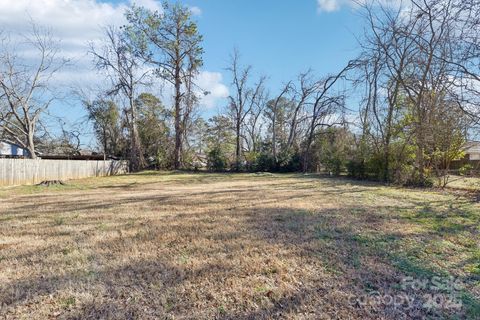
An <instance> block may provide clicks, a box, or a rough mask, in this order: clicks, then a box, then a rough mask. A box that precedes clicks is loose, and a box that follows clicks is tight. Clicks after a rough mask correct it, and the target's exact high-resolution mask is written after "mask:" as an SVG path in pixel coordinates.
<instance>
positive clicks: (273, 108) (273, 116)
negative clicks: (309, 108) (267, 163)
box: [266, 81, 298, 163]
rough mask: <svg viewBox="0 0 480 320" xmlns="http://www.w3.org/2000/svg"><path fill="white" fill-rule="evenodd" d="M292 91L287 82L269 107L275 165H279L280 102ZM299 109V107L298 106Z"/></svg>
mask: <svg viewBox="0 0 480 320" xmlns="http://www.w3.org/2000/svg"><path fill="white" fill-rule="evenodd" d="M291 90H292V82H291V81H289V82H287V83H286V84H285V85H284V86H283V88H282V89H281V91H280V93H279V94H278V95H277V96H276V97H275V99H274V100H273V103H271V105H269V106H268V110H267V111H266V114H267V117H268V118H269V120H270V122H271V130H272V158H273V161H274V162H275V163H277V144H278V141H277V126H278V125H277V120H278V113H279V104H280V102H281V101H282V100H283V99H285V96H286V95H287V94H288V93H289V92H290V91H291ZM297 107H298V105H297ZM294 116H295V115H294Z"/></svg>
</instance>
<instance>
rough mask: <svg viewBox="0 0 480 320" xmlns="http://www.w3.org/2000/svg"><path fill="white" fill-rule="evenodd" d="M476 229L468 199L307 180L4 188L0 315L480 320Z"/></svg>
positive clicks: (172, 179) (169, 180) (210, 177)
mask: <svg viewBox="0 0 480 320" xmlns="http://www.w3.org/2000/svg"><path fill="white" fill-rule="evenodd" d="M479 224H480V206H479V205H478V204H475V203H472V202H470V201H469V200H468V199H466V198H459V197H458V196H454V195H449V194H441V193H436V192H429V191H422V190H404V189H396V188H390V187H384V186H380V185H375V184H370V183H359V182H354V181H349V180H345V179H328V178H319V177H317V176H313V175H312V176H303V175H270V174H263V175H256V174H239V175H220V174H173V173H152V172H147V173H143V174H138V175H129V176H120V177H110V178H100V179H87V180H81V181H77V182H72V183H70V184H69V185H67V186H55V187H52V188H42V187H20V188H8V189H0V270H1V272H0V318H7V319H17V318H18V319H49V318H59V319H97V318H102V319H105V318H111V319H125V318H127V319H212V318H219V319H274V318H275V319H276V318H287V319H332V318H333V319H382V318H384V319H398V318H417V317H418V318H421V317H431V318H460V319H461V318H470V319H475V318H477V317H480V309H479V308H480V307H479V299H480V284H479V283H480V282H479V281H480V249H479V245H480V241H479V233H480V227H479ZM406 277H412V278H410V280H411V279H414V281H416V280H418V281H424V283H425V281H427V283H428V284H431V282H432V279H433V281H437V282H438V281H440V282H441V283H444V284H448V283H450V282H449V281H451V280H452V279H454V280H455V281H456V282H455V283H460V284H462V286H459V287H458V288H457V287H455V288H453V289H452V288H451V287H448V286H447V287H445V288H443V289H442V290H440V291H436V290H434V289H432V288H431V286H427V287H423V288H417V289H416V288H412V287H411V286H406V287H404V286H402V283H404V282H402V281H405V279H407V280H408V279H409V278H406ZM450 277H454V278H450ZM410 280H408V281H410ZM429 295H430V296H431V295H435V296H436V297H437V296H441V297H444V298H445V300H444V301H443V302H446V301H450V300H448V299H449V298H450V297H455V298H456V300H455V301H457V302H460V304H461V306H458V305H457V306H455V307H452V305H449V304H446V303H443V304H441V305H435V306H433V307H430V308H428V305H425V304H424V302H425V301H426V300H428V297H429ZM403 296H406V297H408V298H409V299H412V301H411V305H406V304H403V305H395V304H393V303H390V302H389V301H388V300H386V299H387V298H388V297H403ZM367 298H368V299H367ZM380 298H382V299H383V301H379V300H378V299H380ZM457 298H458V299H457ZM366 302H368V303H366Z"/></svg>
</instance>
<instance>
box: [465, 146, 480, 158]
mask: <svg viewBox="0 0 480 320" xmlns="http://www.w3.org/2000/svg"><path fill="white" fill-rule="evenodd" d="M463 150H464V152H465V158H464V160H467V161H468V160H470V161H475V160H477V161H478V160H480V141H468V142H467V143H465V146H464V147H463Z"/></svg>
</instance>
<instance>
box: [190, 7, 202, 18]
mask: <svg viewBox="0 0 480 320" xmlns="http://www.w3.org/2000/svg"><path fill="white" fill-rule="evenodd" d="M190 12H191V13H192V14H193V15H194V16H201V15H202V9H200V8H199V7H196V6H193V7H190Z"/></svg>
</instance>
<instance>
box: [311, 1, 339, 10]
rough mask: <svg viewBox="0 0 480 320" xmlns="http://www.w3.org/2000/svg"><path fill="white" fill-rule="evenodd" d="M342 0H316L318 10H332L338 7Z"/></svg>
mask: <svg viewBox="0 0 480 320" xmlns="http://www.w3.org/2000/svg"><path fill="white" fill-rule="evenodd" d="M341 2H343V1H342V0H317V9H318V12H333V11H337V10H339V9H340V5H341Z"/></svg>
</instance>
